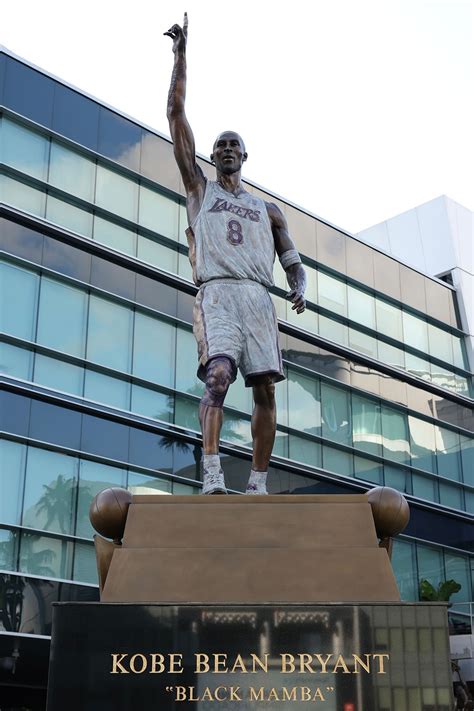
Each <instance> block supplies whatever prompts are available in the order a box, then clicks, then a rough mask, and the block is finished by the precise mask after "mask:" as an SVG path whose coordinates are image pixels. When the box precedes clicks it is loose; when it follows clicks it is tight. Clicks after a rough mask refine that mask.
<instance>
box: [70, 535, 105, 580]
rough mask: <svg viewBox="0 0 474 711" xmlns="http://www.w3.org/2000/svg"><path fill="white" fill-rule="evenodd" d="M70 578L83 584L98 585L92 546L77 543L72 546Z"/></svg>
mask: <svg viewBox="0 0 474 711" xmlns="http://www.w3.org/2000/svg"><path fill="white" fill-rule="evenodd" d="M72 577H73V580H80V581H81V582H84V583H93V584H95V585H97V584H98V582H99V581H98V577H97V561H96V557H95V550H94V546H91V545H88V544H87V543H79V542H76V543H75V544H74V570H73V572H72Z"/></svg>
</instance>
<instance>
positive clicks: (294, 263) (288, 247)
mask: <svg viewBox="0 0 474 711" xmlns="http://www.w3.org/2000/svg"><path fill="white" fill-rule="evenodd" d="M266 206H267V212H268V217H269V218H270V224H271V226H272V233H273V239H274V241H275V249H276V252H277V254H278V258H279V260H280V263H281V266H282V267H283V269H284V270H285V273H286V278H287V281H288V284H289V286H290V289H291V291H290V292H289V293H288V294H287V297H286V298H287V299H289V300H290V301H291V302H292V303H293V306H292V307H291V308H292V309H293V310H296V313H297V314H301V313H302V312H303V311H304V310H305V308H306V301H305V298H304V292H305V289H306V272H305V270H304V268H303V265H302V264H301V259H300V255H299V254H298V252H297V250H296V247H295V245H294V243H293V240H292V239H291V237H290V235H289V232H288V223H287V221H286V218H285V215H284V214H283V213H282V211H281V210H280V208H279V207H278V206H277V205H275V204H274V203H272V202H267V203H266Z"/></svg>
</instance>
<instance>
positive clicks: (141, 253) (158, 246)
mask: <svg viewBox="0 0 474 711" xmlns="http://www.w3.org/2000/svg"><path fill="white" fill-rule="evenodd" d="M180 256H183V255H180ZM137 257H138V259H139V260H140V261H142V262H148V264H152V265H153V266H154V267H158V269H163V270H164V271H167V272H172V273H173V274H176V272H177V270H178V269H177V264H178V253H177V252H176V251H175V250H174V249H171V248H170V247H167V246H166V245H164V244H162V243H161V242H158V240H154V239H153V238H152V237H144V236H143V235H138V252H137ZM188 263H189V260H188ZM191 281H192V279H191Z"/></svg>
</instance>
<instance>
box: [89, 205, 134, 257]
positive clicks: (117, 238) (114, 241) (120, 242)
mask: <svg viewBox="0 0 474 711" xmlns="http://www.w3.org/2000/svg"><path fill="white" fill-rule="evenodd" d="M94 239H95V240H96V241H97V242H101V243H102V244H106V245H107V246H108V247H112V249H116V250H117V251H118V252H124V253H125V254H131V255H132V257H134V256H135V254H136V251H137V234H136V232H134V231H133V230H128V229H126V228H125V227H121V226H120V225H116V224H115V223H114V222H110V221H109V220H104V219H103V218H102V217H99V216H98V215H96V216H95V217H94Z"/></svg>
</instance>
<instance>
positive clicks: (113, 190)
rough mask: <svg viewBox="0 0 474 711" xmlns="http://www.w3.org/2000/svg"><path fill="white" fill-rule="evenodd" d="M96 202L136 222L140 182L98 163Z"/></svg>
mask: <svg viewBox="0 0 474 711" xmlns="http://www.w3.org/2000/svg"><path fill="white" fill-rule="evenodd" d="M96 203H97V205H100V206H101V207H103V208H105V209H106V210H109V211H110V212H113V213H114V214H116V215H120V216H121V217H125V218H126V219H127V220H132V221H133V222H136V219H137V206H138V183H137V182H136V181H135V180H130V179H129V178H125V177H124V176H122V175H120V174H119V173H116V172H115V171H113V170H109V169H108V168H105V167H104V166H102V165H98V166H97V183H96Z"/></svg>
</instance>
